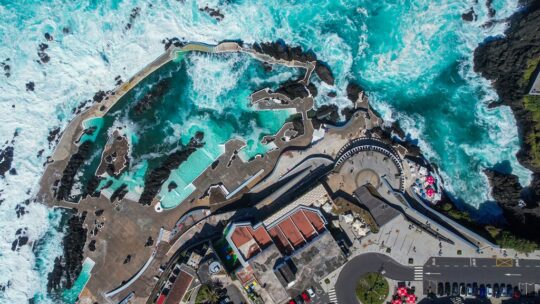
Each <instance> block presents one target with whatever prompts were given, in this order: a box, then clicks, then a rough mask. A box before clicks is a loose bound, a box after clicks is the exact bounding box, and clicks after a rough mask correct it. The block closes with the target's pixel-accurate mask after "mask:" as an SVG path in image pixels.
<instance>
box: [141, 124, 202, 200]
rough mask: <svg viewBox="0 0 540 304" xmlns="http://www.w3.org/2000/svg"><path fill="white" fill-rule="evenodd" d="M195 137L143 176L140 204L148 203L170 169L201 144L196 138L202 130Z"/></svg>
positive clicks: (165, 178)
mask: <svg viewBox="0 0 540 304" xmlns="http://www.w3.org/2000/svg"><path fill="white" fill-rule="evenodd" d="M198 133H200V134H197V135H196V137H194V138H192V139H191V141H190V143H189V144H188V146H187V147H185V148H184V149H180V150H178V151H176V152H173V153H171V154H170V155H169V156H167V158H166V159H165V161H164V162H163V164H162V165H161V166H159V167H158V168H155V169H153V170H152V171H150V173H147V174H146V176H145V178H144V190H143V193H142V194H141V197H140V198H139V203H140V204H142V205H150V204H151V203H152V200H153V199H154V197H155V196H156V195H157V194H158V192H159V189H161V186H162V185H163V183H164V182H165V181H166V180H167V179H168V178H169V176H170V175H171V171H172V170H174V169H176V168H178V166H180V164H182V163H183V162H184V161H185V160H186V159H187V158H188V157H189V156H190V155H191V154H192V153H193V152H195V151H196V150H197V148H200V147H202V146H203V144H202V143H201V140H198V139H196V138H201V139H202V136H203V133H202V132H198Z"/></svg>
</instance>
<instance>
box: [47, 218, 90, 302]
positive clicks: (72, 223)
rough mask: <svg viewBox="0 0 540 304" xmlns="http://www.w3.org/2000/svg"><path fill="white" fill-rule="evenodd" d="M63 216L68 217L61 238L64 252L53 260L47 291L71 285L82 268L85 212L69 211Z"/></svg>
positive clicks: (84, 241) (85, 231)
mask: <svg viewBox="0 0 540 304" xmlns="http://www.w3.org/2000/svg"><path fill="white" fill-rule="evenodd" d="M65 216H69V219H68V220H67V228H66V234H65V236H64V239H63V246H64V254H63V255H62V256H61V257H58V258H57V259H56V260H55V262H54V268H53V271H52V272H51V273H49V275H48V284H47V289H48V291H49V292H50V291H52V290H55V291H60V290H61V289H65V288H71V287H73V283H74V282H75V279H77V276H78V275H79V274H80V273H81V269H82V261H83V250H84V244H85V243H86V233H87V230H86V229H85V228H84V227H83V224H84V220H85V219H86V212H83V213H82V214H81V215H78V214H76V213H73V212H70V213H69V214H66V215H65Z"/></svg>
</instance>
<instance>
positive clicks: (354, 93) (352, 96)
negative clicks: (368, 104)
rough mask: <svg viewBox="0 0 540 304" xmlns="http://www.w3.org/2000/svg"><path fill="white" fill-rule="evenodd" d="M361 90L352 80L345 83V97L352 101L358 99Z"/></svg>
mask: <svg viewBox="0 0 540 304" xmlns="http://www.w3.org/2000/svg"><path fill="white" fill-rule="evenodd" d="M363 91H364V89H362V87H360V86H359V85H358V84H356V83H354V82H349V84H347V98H349V100H350V101H352V102H353V103H355V102H356V101H357V100H358V98H359V96H360V93H362V92H363Z"/></svg>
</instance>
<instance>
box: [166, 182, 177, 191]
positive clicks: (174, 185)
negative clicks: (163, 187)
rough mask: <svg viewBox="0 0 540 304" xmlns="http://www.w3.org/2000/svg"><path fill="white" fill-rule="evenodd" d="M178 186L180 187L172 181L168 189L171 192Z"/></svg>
mask: <svg viewBox="0 0 540 304" xmlns="http://www.w3.org/2000/svg"><path fill="white" fill-rule="evenodd" d="M176 188H178V185H177V184H176V183H175V182H174V181H172V182H170V183H169V185H168V186H167V189H169V192H171V191H173V190H174V189H176Z"/></svg>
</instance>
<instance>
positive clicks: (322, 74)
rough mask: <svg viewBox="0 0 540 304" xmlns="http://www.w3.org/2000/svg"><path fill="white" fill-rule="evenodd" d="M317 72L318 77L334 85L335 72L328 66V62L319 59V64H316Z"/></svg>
mask: <svg viewBox="0 0 540 304" xmlns="http://www.w3.org/2000/svg"><path fill="white" fill-rule="evenodd" d="M315 74H317V77H319V79H321V80H322V81H324V82H325V83H326V84H328V85H332V86H333V85H334V81H335V80H334V74H333V73H332V70H331V69H330V67H329V66H328V64H326V63H324V62H322V61H320V60H317V64H316V65H315Z"/></svg>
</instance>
